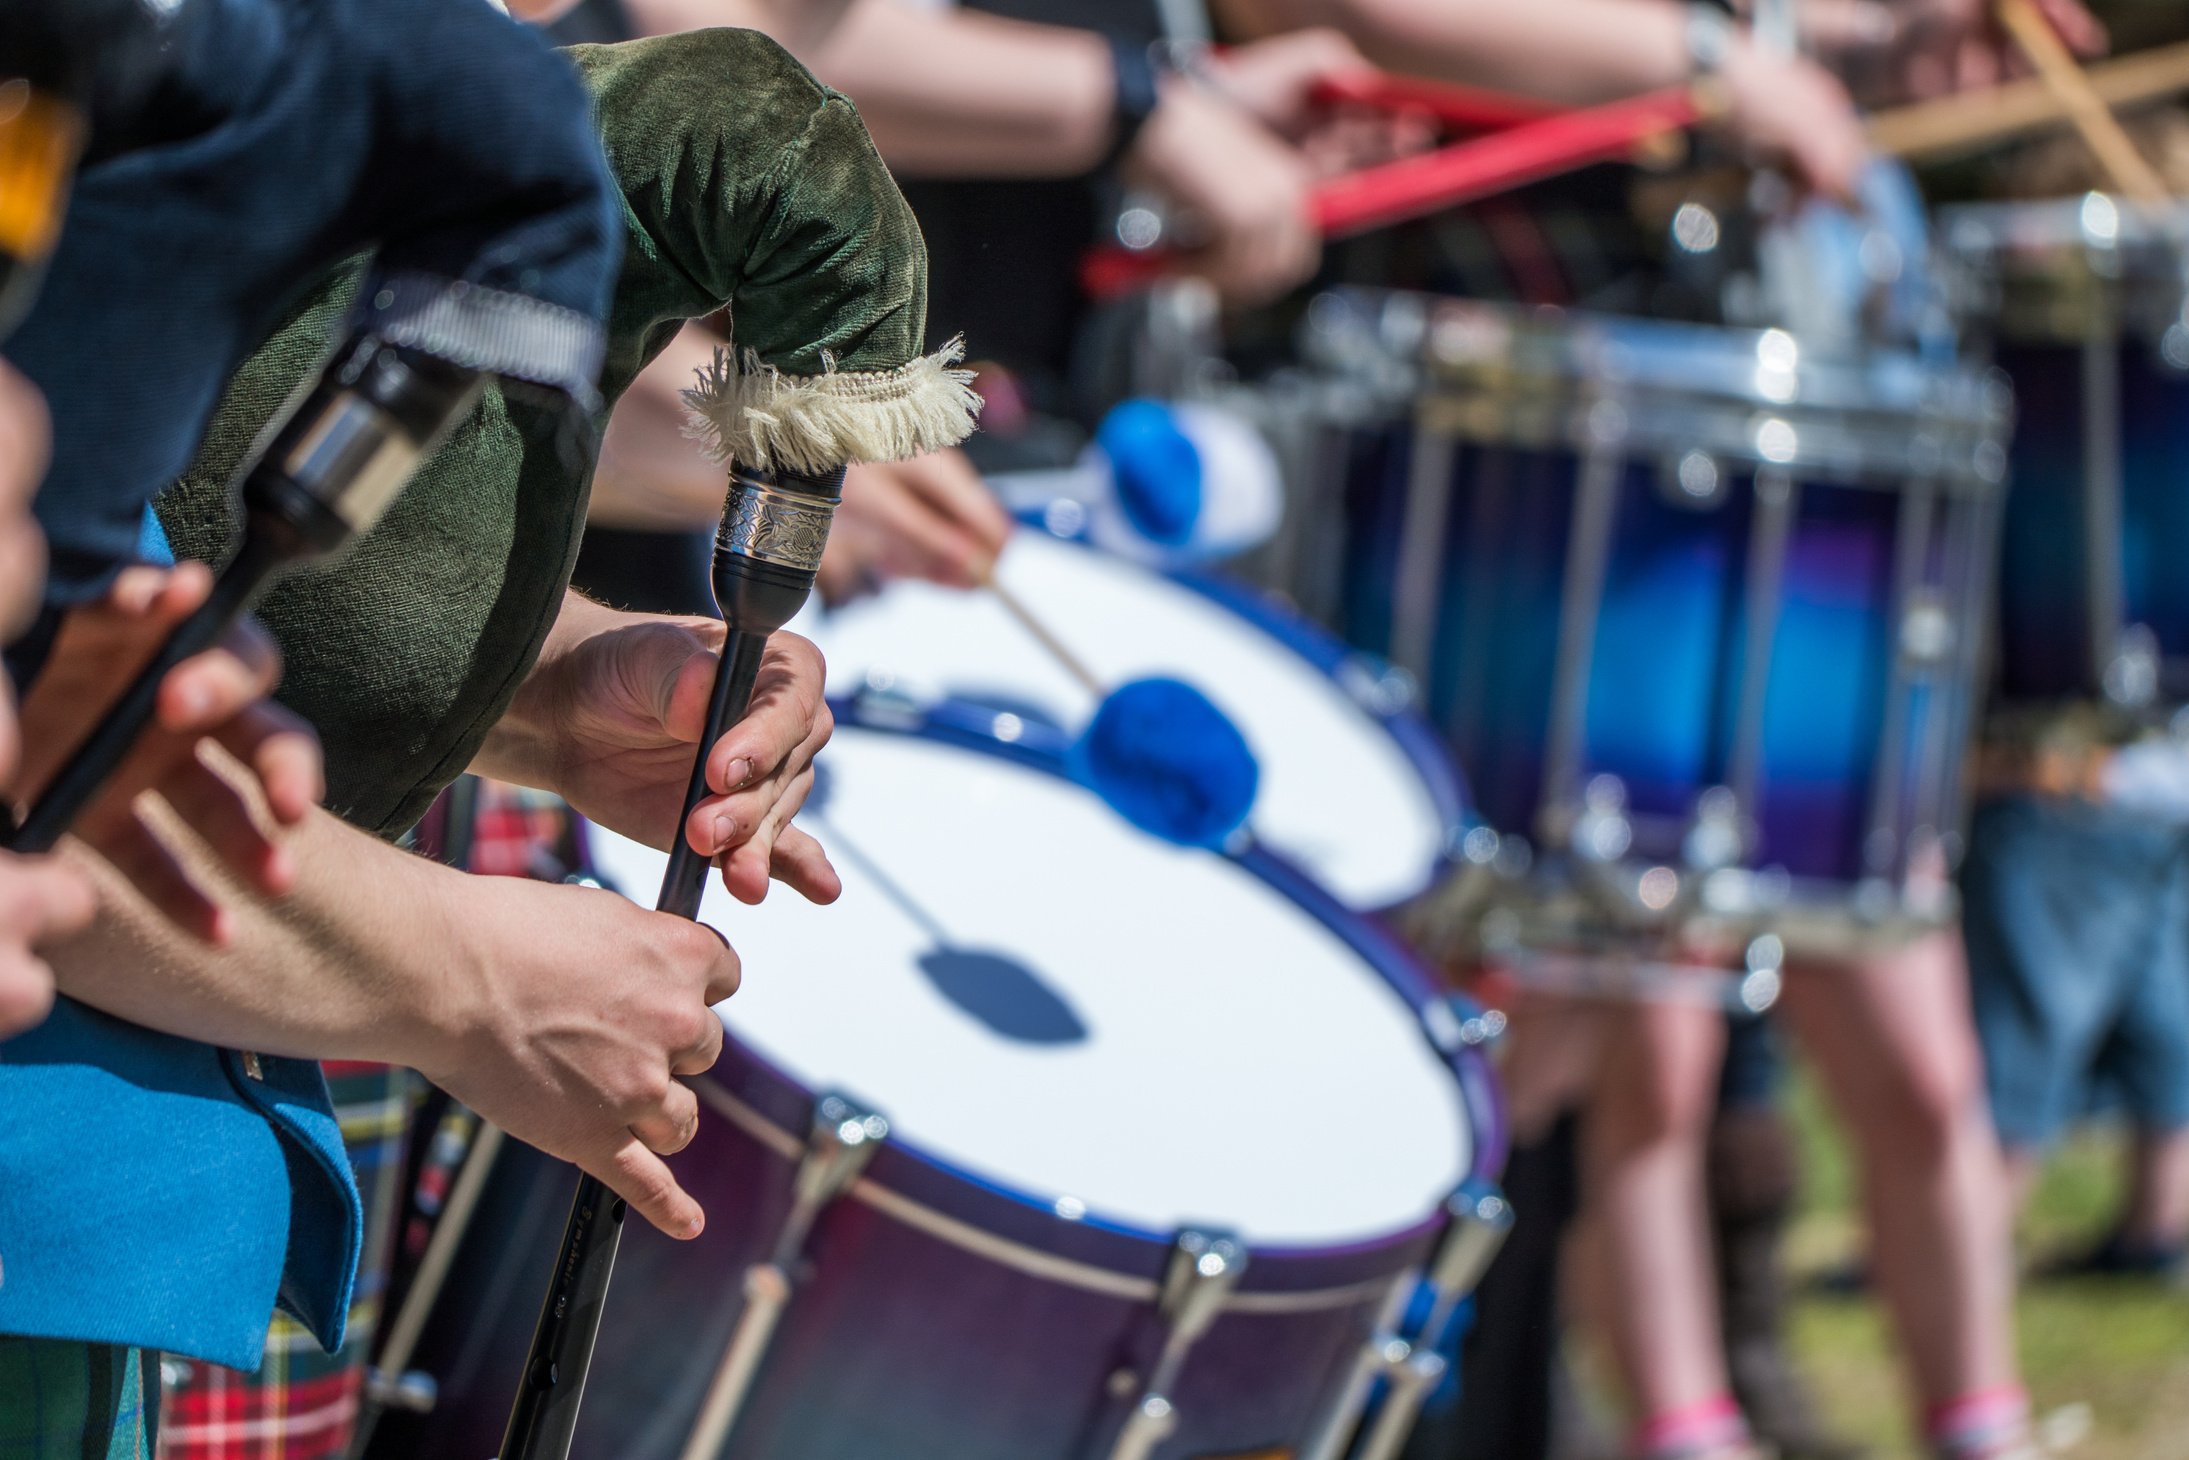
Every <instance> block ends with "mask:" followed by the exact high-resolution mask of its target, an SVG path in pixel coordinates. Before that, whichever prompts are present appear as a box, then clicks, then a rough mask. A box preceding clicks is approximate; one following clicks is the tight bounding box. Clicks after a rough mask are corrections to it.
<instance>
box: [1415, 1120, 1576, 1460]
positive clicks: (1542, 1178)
mask: <svg viewBox="0 0 2189 1460" xmlns="http://www.w3.org/2000/svg"><path fill="white" fill-rule="evenodd" d="M1573 1146H1574V1122H1573V1120H1572V1118H1571V1117H1568V1118H1566V1119H1564V1120H1560V1121H1558V1122H1557V1123H1556V1124H1554V1125H1551V1126H1550V1127H1549V1129H1548V1131H1547V1132H1546V1133H1544V1134H1543V1135H1542V1136H1541V1137H1540V1138H1539V1139H1536V1140H1533V1141H1531V1142H1529V1143H1528V1144H1526V1145H1516V1146H1515V1147H1514V1148H1513V1154H1512V1160H1511V1161H1510V1162H1508V1163H1507V1164H1506V1167H1505V1194H1506V1195H1507V1196H1509V1197H1510V1198H1511V1199H1512V1203H1513V1210H1514V1211H1516V1212H1521V1213H1525V1215H1524V1216H1523V1217H1522V1218H1521V1220H1520V1222H1519V1224H1518V1225H1517V1226H1516V1227H1514V1229H1513V1234H1512V1237H1511V1238H1510V1239H1509V1240H1508V1241H1507V1242H1506V1243H1505V1246H1504V1247H1503V1248H1502V1249H1501V1250H1500V1251H1499V1252H1498V1254H1497V1260H1496V1261H1495V1262H1493V1263H1491V1264H1490V1270H1489V1272H1488V1273H1486V1274H1484V1276H1483V1279H1482V1286H1481V1288H1480V1289H1478V1290H1477V1291H1476V1293H1475V1322H1474V1328H1473V1329H1472V1330H1471V1331H1470V1332H1469V1333H1468V1335H1467V1341H1466V1344H1465V1345H1464V1347H1463V1348H1462V1350H1461V1359H1460V1363H1461V1369H1460V1384H1459V1392H1460V1403H1459V1407H1458V1409H1457V1411H1456V1413H1455V1414H1454V1415H1453V1422H1452V1423H1451V1424H1449V1425H1447V1426H1445V1427H1444V1428H1443V1430H1442V1432H1441V1433H1438V1434H1434V1435H1431V1434H1429V1433H1427V1431H1428V1429H1429V1426H1427V1425H1423V1426H1422V1427H1421V1428H1419V1429H1416V1430H1415V1432H1414V1437H1413V1439H1412V1441H1410V1442H1409V1443H1408V1446H1407V1449H1406V1455H1407V1457H1408V1460H1432V1457H1444V1460H1549V1456H1550V1454H1551V1424H1552V1410H1553V1406H1552V1397H1553V1383H1552V1375H1553V1373H1554V1371H1555V1370H1556V1367H1557V1365H1558V1362H1559V1355H1558V1347H1559V1340H1560V1338H1561V1337H1562V1335H1563V1330H1564V1325H1563V1324H1562V1323H1561V1322H1560V1321H1559V1303H1558V1288H1559V1281H1558V1256H1559V1249H1560V1247H1561V1245H1562V1244H1563V1242H1564V1240H1565V1236H1566V1229H1567V1227H1568V1225H1569V1224H1570V1223H1571V1221H1572V1219H1573V1214H1574V1210H1575V1207H1576V1205H1577V1193H1576V1192H1575V1190H1574V1171H1573Z"/></svg>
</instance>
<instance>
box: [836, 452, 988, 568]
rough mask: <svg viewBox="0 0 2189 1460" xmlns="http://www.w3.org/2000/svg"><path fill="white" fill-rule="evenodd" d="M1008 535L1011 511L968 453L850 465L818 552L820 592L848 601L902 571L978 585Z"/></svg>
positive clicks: (936, 453)
mask: <svg viewBox="0 0 2189 1460" xmlns="http://www.w3.org/2000/svg"><path fill="white" fill-rule="evenodd" d="M1010 536H1011V515H1010V514H1009V513H1008V512H1005V511H1004V510H1003V504H1002V503H1001V502H998V501H997V500H996V497H995V494H994V493H993V492H990V491H989V490H988V487H987V485H986V484H985V483H983V482H982V481H981V479H980V473H979V472H976V471H975V470H973V464H972V463H971V462H970V461H968V460H966V457H965V453H964V452H962V451H957V450H947V451H936V452H931V453H929V454H928V455H926V456H918V457H914V458H913V459H912V460H910V461H897V462H889V463H887V464H883V465H875V466H855V467H852V468H851V469H850V470H848V471H846V472H845V473H844V500H843V504H842V505H841V506H839V507H838V508H837V509H836V521H835V524H834V526H832V527H831V528H830V529H829V537H828V549H827V551H826V552H825V553H823V554H822V557H821V579H820V585H819V586H820V589H821V596H822V597H823V598H824V599H826V600H827V601H828V602H830V603H845V602H849V601H850V600H851V599H854V598H857V597H859V596H861V595H862V594H864V593H868V592H871V591H873V590H874V589H876V588H879V587H881V586H882V585H884V584H887V583H891V582H894V581H896V580H897V579H900V578H918V579H921V580H923V581H925V582H929V583H940V584H941V585H943V586H944V587H946V588H974V587H977V586H979V584H980V581H981V579H982V578H983V577H984V576H986V574H987V572H988V570H989V568H990V567H991V566H992V565H993V564H994V563H995V561H996V557H997V555H998V554H999V553H1001V552H1002V551H1003V545H1004V543H1005V542H1006V541H1008V540H1009V539H1010Z"/></svg>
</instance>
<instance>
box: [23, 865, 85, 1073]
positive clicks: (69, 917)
mask: <svg viewBox="0 0 2189 1460" xmlns="http://www.w3.org/2000/svg"><path fill="white" fill-rule="evenodd" d="M95 901H96V900H95V899H94V897H93V896H92V890H91V882H90V879H89V878H87V877H85V876H84V874H83V873H82V872H81V871H79V870H78V869H76V868H74V867H71V866H69V865H68V864H67V863H65V862H63V861H61V860H60V859H59V858H58V857H18V856H14V855H12V854H10V853H7V852H0V1039H6V1038H7V1037H8V1036H9V1035H11V1034H20V1033H22V1032H23V1031H24V1030H26V1029H29V1028H30V1027H32V1026H33V1025H35V1024H37V1023H38V1022H39V1021H40V1020H42V1019H44V1018H45V1017H46V1011H47V1010H48V1009H50V1008H52V1007H53V970H52V969H51V968H48V967H47V966H46V963H45V960H44V959H42V958H40V957H39V956H38V952H37V950H38V946H39V945H40V944H41V943H45V942H49V941H54V940H58V939H61V938H66V937H68V936H69V935H70V934H72V933H78V932H81V931H83V929H84V928H85V927H87V926H89V924H90V922H91V913H92V909H93V907H94V906H95Z"/></svg>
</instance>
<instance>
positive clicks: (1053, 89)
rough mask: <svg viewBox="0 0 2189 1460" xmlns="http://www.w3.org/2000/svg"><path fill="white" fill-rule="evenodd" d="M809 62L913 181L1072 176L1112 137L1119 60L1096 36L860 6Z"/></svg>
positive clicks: (872, 1) (893, 6) (887, 1)
mask: <svg viewBox="0 0 2189 1460" xmlns="http://www.w3.org/2000/svg"><path fill="white" fill-rule="evenodd" d="M778 38H779V39H780V37H778ZM793 49H796V48H795V47H794V48H793ZM800 59H802V60H804V61H805V62H806V64H807V65H809V66H810V67H812V68H813V72H814V74H815V75H816V76H819V77H820V78H821V79H822V80H823V81H826V82H827V83H828V84H829V85H831V86H834V87H837V88H839V89H840V90H842V91H844V92H845V93H847V94H848V95H849V96H851V97H852V99H853V100H855V101H857V102H858V104H859V115H860V117H861V118H863V119H864V120H865V122H866V124H867V130H868V131H869V132H871V133H872V134H873V136H874V143H875V146H877V147H878V148H880V149H881V153H882V155H883V156H884V157H886V158H888V159H889V164H890V166H891V167H892V168H894V169H896V170H897V171H898V172H900V173H903V174H905V175H907V176H915V177H917V176H944V177H1072V176H1076V175H1078V174H1080V173H1084V172H1086V171H1087V170H1089V169H1090V168H1092V167H1093V166H1094V165H1095V164H1096V163H1097V162H1099V161H1100V160H1101V158H1102V154H1103V149H1104V148H1105V147H1106V146H1107V145H1108V143H1109V140H1110V135H1111V133H1110V128H1111V123H1112V111H1111V105H1112V99H1113V86H1112V82H1111V59H1110V51H1109V46H1108V44H1107V43H1106V42H1104V41H1103V40H1102V38H1101V37H1100V36H1098V35H1096V34H1095V33H1094V32H1093V31H1085V30H1068V29H1065V28H1063V27H1059V26H1047V25H1029V24H1025V23H1023V22H1020V21H1015V20H1005V19H1001V18H998V17H996V16H991V15H982V14H978V13H975V12H970V11H964V10H927V9H919V8H914V7H912V6H909V5H905V4H901V3H898V0H879V3H877V0H861V3H859V4H856V5H854V6H853V8H852V10H851V12H850V13H849V14H848V15H846V16H845V17H844V20H843V22H842V24H840V25H838V26H837V27H836V29H835V31H834V33H833V34H831V35H830V36H829V38H828V39H827V40H826V41H825V42H824V43H822V44H820V45H818V46H813V47H810V48H809V49H808V50H807V51H804V52H801V53H800Z"/></svg>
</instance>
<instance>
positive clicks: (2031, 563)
mask: <svg viewBox="0 0 2189 1460" xmlns="http://www.w3.org/2000/svg"><path fill="white" fill-rule="evenodd" d="M1941 233H1942V235H1943V237H1944V239H1945V244H1946V247H1947V249H1948V250H1949V251H1950V252H1951V254H1952V255H1953V256H1954V258H1955V259H1956V261H1957V262H1958V263H1959V264H1960V265H1961V266H1963V267H1964V268H1965V269H1966V270H1967V271H1968V275H1967V278H1966V282H1967V283H1968V285H1969V287H1968V288H1967V290H1966V291H1965V292H1966V294H1967V296H1968V297H1967V301H1966V305H1967V307H1966V309H1965V313H1966V314H1967V316H1968V318H1967V325H1966V327H1967V330H1968V332H1969V334H1970V335H1971V336H1972V337H1974V338H1977V339H1980V340H1988V341H1989V342H1990V343H1991V344H1992V345H1993V346H1994V348H1995V350H1996V354H1997V358H1998V362H1999V364H2000V366H2001V367H2002V368H2004V369H2005V370H2006V371H2007V373H2008V374H2009V375H2011V376H2012V377H2013V379H2014V385H2015V391H2016V394H2017V396H2018V398H2019V401H2020V412H2019V414H2020V419H2019V421H2018V423H2017V427H2016V431H2015V438H2014V450H2013V468H2014V489H2013V491H2012V492H2011V493H2009V494H2008V497H2007V513H2006V527H2005V534H2004V540H2003V543H2002V556H2001V560H2000V585H2001V589H2002V592H2001V593H2000V595H1999V629H2000V645H1999V647H2000V656H1999V657H2000V664H1999V669H2000V687H2001V688H2002V689H2003V690H2004V691H2005V693H2006V694H2007V695H2008V696H2010V697H2012V698H2016V699H2024V700H2028V699H2060V698H2066V697H2076V696H2095V697H2102V698H2104V699H2106V700H2108V701H2110V702H2112V703H2113V704H2116V705H2119V706H2122V707H2124V708H2129V709H2143V708H2152V707H2172V706H2176V705H2179V704H2181V703H2183V702H2184V701H2185V700H2189V574H2184V573H2183V572H2182V569H2181V565H2182V563H2183V562H2184V561H2185V560H2189V209H2182V208H2172V209H2167V210H2165V211H2162V212H2158V213H2152V212H2148V211H2142V210H2138V209H2136V208H2134V207H2133V206H2131V205H2122V204H2116V203H2115V202H2114V200H2113V199H2112V198H2110V197H2107V196H2105V195H2104V194H2101V193H2092V194H2089V195H2087V196H2085V197H2082V198H2063V199H2058V200H2055V201H2049V202H2041V203H1997V204H1980V205H1970V206H1964V207H1958V208H1949V209H1947V210H1945V212H1944V213H1943V215H1942V228H1941Z"/></svg>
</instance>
